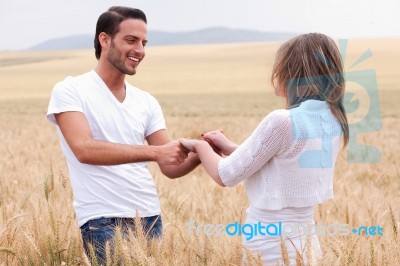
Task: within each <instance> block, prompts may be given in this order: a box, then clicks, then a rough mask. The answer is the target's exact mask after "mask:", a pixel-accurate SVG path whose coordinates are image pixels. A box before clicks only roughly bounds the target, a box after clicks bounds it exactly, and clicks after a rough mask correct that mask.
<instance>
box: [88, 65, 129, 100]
mask: <svg viewBox="0 0 400 266" xmlns="http://www.w3.org/2000/svg"><path fill="white" fill-rule="evenodd" d="M91 72H92V74H93V75H94V77H95V79H96V81H97V82H98V83H99V85H101V87H102V88H104V89H105V90H106V91H107V92H106V93H108V95H109V96H110V98H112V99H113V101H114V102H115V103H116V104H118V105H121V106H123V105H124V104H125V103H126V102H127V100H128V95H129V94H128V84H127V83H126V81H125V80H124V85H125V98H124V100H123V101H122V102H120V101H119V100H118V99H117V98H116V97H115V95H114V94H113V93H112V92H111V90H110V88H109V87H108V86H107V84H106V83H105V82H104V80H103V79H102V78H101V77H100V76H99V74H97V72H96V71H95V70H92V71H91Z"/></svg>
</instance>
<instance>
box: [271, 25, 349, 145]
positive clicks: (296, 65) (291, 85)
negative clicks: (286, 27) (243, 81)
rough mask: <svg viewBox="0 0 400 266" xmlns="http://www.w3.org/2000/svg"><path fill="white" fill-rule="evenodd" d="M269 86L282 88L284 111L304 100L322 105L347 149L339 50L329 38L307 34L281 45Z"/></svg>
mask: <svg viewBox="0 0 400 266" xmlns="http://www.w3.org/2000/svg"><path fill="white" fill-rule="evenodd" d="M271 82H272V84H274V83H275V84H278V86H279V88H284V89H283V90H282V92H283V95H284V96H285V98H286V105H287V108H288V109H290V108H293V107H296V106H298V105H299V104H300V103H301V102H304V101H306V100H308V99H316V100H322V101H326V102H327V103H328V105H329V108H330V110H331V112H332V114H333V115H334V116H335V117H336V119H337V120H338V121H339V123H340V125H341V128H342V131H343V138H344V146H346V145H347V143H348V142H349V125H348V121H347V116H346V112H345V109H344V106H343V94H344V89H345V80H344V70H343V64H342V58H341V56H340V52H339V49H338V47H337V45H336V44H335V42H334V41H333V40H332V39H331V38H329V37H328V36H326V35H324V34H319V33H309V34H303V35H300V36H298V37H295V38H293V39H291V40H289V41H287V42H285V43H284V44H283V45H282V46H281V47H280V48H279V50H278V52H277V54H276V58H275V64H274V67H273V69H272V74H271Z"/></svg>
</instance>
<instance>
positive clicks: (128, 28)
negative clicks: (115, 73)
mask: <svg viewBox="0 0 400 266" xmlns="http://www.w3.org/2000/svg"><path fill="white" fill-rule="evenodd" d="M146 37H147V25H146V23H145V22H144V21H142V20H140V19H127V20H124V21H122V22H121V24H119V31H118V33H117V34H116V35H115V36H114V38H113V39H112V40H111V44H110V47H109V50H108V53H107V59H108V61H109V62H110V64H111V65H113V66H114V67H115V68H116V69H117V70H119V71H120V72H121V73H123V74H127V75H134V74H136V68H137V66H138V65H139V63H140V62H141V61H142V59H143V58H144V56H145V50H144V47H145V45H146V43H147V39H146Z"/></svg>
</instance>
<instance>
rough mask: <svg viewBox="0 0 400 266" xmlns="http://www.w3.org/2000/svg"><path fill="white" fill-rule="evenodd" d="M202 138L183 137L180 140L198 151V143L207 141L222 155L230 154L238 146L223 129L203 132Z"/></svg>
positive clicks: (190, 149) (194, 150)
mask: <svg viewBox="0 0 400 266" xmlns="http://www.w3.org/2000/svg"><path fill="white" fill-rule="evenodd" d="M201 138H202V139H203V140H198V139H191V138H181V139H179V142H180V143H181V144H182V145H183V146H184V147H185V148H186V149H188V150H189V151H191V152H196V145H198V144H200V143H202V142H204V141H206V142H207V143H208V144H209V145H210V146H211V148H212V149H213V150H214V152H215V153H217V154H218V155H220V156H221V155H225V156H228V155H230V154H231V153H232V152H233V151H234V150H235V149H236V148H237V145H236V144H235V143H233V142H232V141H230V140H229V139H228V138H227V137H226V136H225V135H224V133H223V130H222V129H220V130H214V131H210V132H207V133H204V134H201Z"/></svg>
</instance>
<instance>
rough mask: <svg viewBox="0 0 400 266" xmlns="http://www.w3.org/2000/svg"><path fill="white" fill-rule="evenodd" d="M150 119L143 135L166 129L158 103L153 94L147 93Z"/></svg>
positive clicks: (146, 135)
mask: <svg viewBox="0 0 400 266" xmlns="http://www.w3.org/2000/svg"><path fill="white" fill-rule="evenodd" d="M149 103H150V104H149V107H150V119H149V123H148V126H147V129H146V131H145V137H148V136H150V135H151V134H153V133H154V132H156V131H159V130H161V129H166V128H167V127H166V125H165V119H164V115H163V112H162V109H161V106H160V104H159V103H158V101H157V100H156V98H154V97H153V96H151V95H149Z"/></svg>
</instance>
